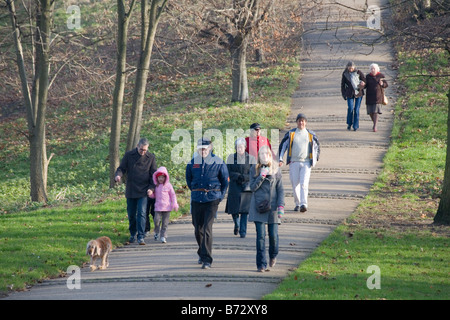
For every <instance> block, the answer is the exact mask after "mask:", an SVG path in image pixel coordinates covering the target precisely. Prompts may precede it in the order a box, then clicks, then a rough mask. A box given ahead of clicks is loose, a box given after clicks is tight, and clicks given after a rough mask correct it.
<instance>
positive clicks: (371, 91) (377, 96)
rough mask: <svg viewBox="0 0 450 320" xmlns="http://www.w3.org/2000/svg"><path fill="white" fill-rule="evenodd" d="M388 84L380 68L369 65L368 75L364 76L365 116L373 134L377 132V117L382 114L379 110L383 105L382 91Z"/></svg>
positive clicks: (376, 65)
mask: <svg viewBox="0 0 450 320" xmlns="http://www.w3.org/2000/svg"><path fill="white" fill-rule="evenodd" d="M387 87H388V83H387V81H386V79H385V77H384V74H382V73H381V72H380V67H379V66H378V64H376V63H372V64H371V65H370V73H369V74H367V75H366V86H365V88H366V106H367V114H368V115H369V116H370V118H371V119H372V122H373V128H372V130H373V132H377V130H378V128H377V124H378V115H379V114H382V112H381V108H382V105H383V103H384V89H385V88H387Z"/></svg>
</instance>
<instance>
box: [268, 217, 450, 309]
mask: <svg viewBox="0 0 450 320" xmlns="http://www.w3.org/2000/svg"><path fill="white" fill-rule="evenodd" d="M349 230H350V229H349V227H348V226H346V225H343V226H339V227H338V228H337V229H336V230H335V231H334V232H333V234H332V235H331V236H329V237H328V238H327V239H326V240H325V241H324V242H323V243H322V244H321V246H320V247H319V248H318V249H317V250H315V251H314V253H313V254H312V255H311V256H310V257H309V258H308V260H307V261H306V262H304V263H302V265H301V266H300V268H298V269H297V270H296V271H294V272H293V273H292V274H291V275H290V276H289V278H288V279H287V280H285V281H284V282H283V283H282V284H281V285H280V287H279V288H278V289H277V290H276V291H275V292H273V293H271V294H269V295H267V296H266V297H265V298H266V299H282V300H291V299H302V300H306V299H314V300H317V299H325V300H351V299H389V300H391V299H392V300H395V299H448V298H449V297H450V292H449V280H448V249H449V248H448V242H445V241H443V240H442V239H441V238H439V237H433V236H432V235H430V234H428V233H423V234H422V233H421V234H416V233H414V234H413V233H410V234H409V233H401V234H398V233H396V232H379V231H377V230H370V229H361V230H353V229H351V230H352V233H351V234H352V236H351V237H350V236H349ZM373 265H375V266H378V267H379V268H380V289H375V288H374V289H369V288H368V286H367V280H368V278H369V277H370V276H372V275H373V271H371V270H370V269H368V268H369V267H370V266H373ZM369 283H370V284H373V283H374V282H372V278H371V279H369Z"/></svg>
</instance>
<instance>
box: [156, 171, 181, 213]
mask: <svg viewBox="0 0 450 320" xmlns="http://www.w3.org/2000/svg"><path fill="white" fill-rule="evenodd" d="M158 173H162V174H164V175H165V176H166V181H164V183H162V184H160V183H158V178H157V177H156V176H157V175H158ZM153 182H154V184H155V186H156V187H155V192H153V193H152V195H151V196H150V198H153V199H155V211H172V210H175V211H177V210H178V202H177V196H176V195H175V191H174V190H173V186H172V184H171V183H170V178H169V172H167V169H166V167H159V168H158V170H156V171H155V173H153Z"/></svg>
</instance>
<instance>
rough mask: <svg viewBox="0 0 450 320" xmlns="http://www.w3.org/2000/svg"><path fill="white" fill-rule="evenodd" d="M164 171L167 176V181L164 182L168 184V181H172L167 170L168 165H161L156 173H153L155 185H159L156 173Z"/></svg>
mask: <svg viewBox="0 0 450 320" xmlns="http://www.w3.org/2000/svg"><path fill="white" fill-rule="evenodd" d="M160 172H161V173H163V174H164V175H165V176H166V181H165V182H164V184H168V183H170V181H169V180H170V179H169V172H168V171H167V168H166V167H159V168H158V170H156V171H155V172H154V173H153V183H154V184H155V186H156V185H158V178H156V175H157V174H158V173H160Z"/></svg>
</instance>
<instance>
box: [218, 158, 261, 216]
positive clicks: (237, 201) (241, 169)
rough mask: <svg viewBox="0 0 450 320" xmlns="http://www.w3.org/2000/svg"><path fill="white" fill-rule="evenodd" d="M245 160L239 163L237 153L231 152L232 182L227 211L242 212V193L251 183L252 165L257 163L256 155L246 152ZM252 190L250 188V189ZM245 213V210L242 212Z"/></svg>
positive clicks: (231, 212)
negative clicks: (240, 209)
mask: <svg viewBox="0 0 450 320" xmlns="http://www.w3.org/2000/svg"><path fill="white" fill-rule="evenodd" d="M244 159H245V162H244V161H243V162H244V163H239V162H238V158H237V153H234V154H230V155H229V156H228V159H227V168H228V174H229V176H230V183H229V187H228V197H227V204H226V206H225V212H227V213H229V214H238V213H240V211H239V208H240V205H241V193H242V192H244V191H245V189H246V186H248V185H249V184H250V167H251V165H252V164H254V163H256V160H255V158H254V157H252V156H251V155H249V154H248V153H247V152H246V153H245V158H244ZM248 192H250V190H248ZM241 213H245V212H241Z"/></svg>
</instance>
